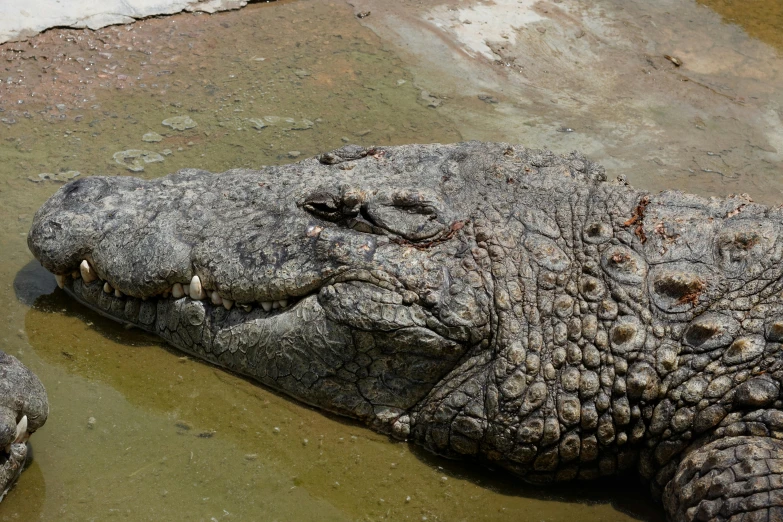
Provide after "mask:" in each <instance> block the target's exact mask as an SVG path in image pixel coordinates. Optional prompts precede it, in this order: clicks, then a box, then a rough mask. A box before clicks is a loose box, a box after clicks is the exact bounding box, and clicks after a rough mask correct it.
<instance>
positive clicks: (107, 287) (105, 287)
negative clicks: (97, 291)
mask: <svg viewBox="0 0 783 522" xmlns="http://www.w3.org/2000/svg"><path fill="white" fill-rule="evenodd" d="M103 291H104V292H106V293H107V294H110V293H112V292H113V291H114V288H112V287H111V285H110V284H109V282H108V281H106V282H105V283H103Z"/></svg>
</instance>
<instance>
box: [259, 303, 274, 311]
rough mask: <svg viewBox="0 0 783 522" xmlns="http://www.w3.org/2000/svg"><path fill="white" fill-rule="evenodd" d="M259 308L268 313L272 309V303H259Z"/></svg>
mask: <svg viewBox="0 0 783 522" xmlns="http://www.w3.org/2000/svg"><path fill="white" fill-rule="evenodd" d="M261 308H263V309H264V312H268V311H269V310H271V309H272V301H261Z"/></svg>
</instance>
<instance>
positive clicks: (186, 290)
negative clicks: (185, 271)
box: [182, 284, 190, 296]
mask: <svg viewBox="0 0 783 522" xmlns="http://www.w3.org/2000/svg"><path fill="white" fill-rule="evenodd" d="M182 292H183V293H184V294H185V295H188V296H189V295H190V285H187V284H186V285H182Z"/></svg>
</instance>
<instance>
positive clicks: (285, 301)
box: [277, 299, 288, 308]
mask: <svg viewBox="0 0 783 522" xmlns="http://www.w3.org/2000/svg"><path fill="white" fill-rule="evenodd" d="M277 303H278V304H279V305H280V308H285V307H286V306H288V299H281V300H279V301H278V302H277Z"/></svg>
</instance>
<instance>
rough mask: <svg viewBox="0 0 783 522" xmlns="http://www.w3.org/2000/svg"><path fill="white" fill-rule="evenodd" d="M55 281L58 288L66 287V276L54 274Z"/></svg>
mask: <svg viewBox="0 0 783 522" xmlns="http://www.w3.org/2000/svg"><path fill="white" fill-rule="evenodd" d="M54 279H55V280H56V281H57V286H59V287H60V288H62V287H64V286H65V276H64V275H61V274H54Z"/></svg>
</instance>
